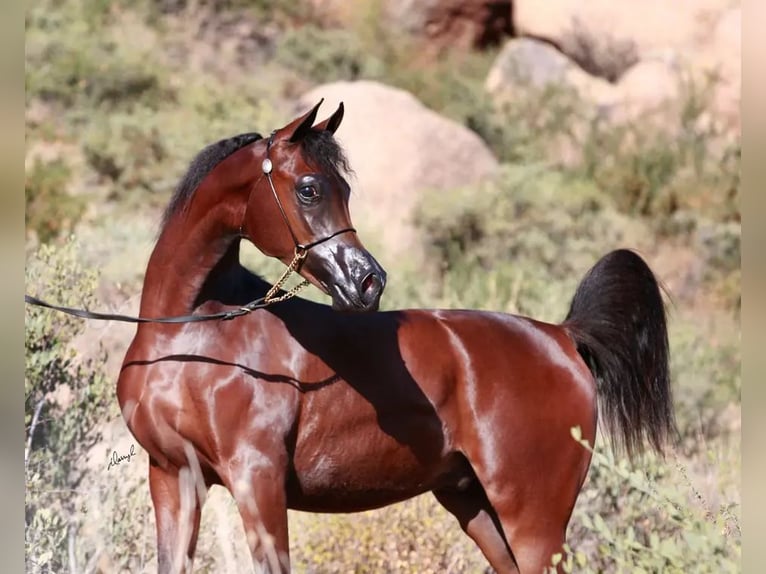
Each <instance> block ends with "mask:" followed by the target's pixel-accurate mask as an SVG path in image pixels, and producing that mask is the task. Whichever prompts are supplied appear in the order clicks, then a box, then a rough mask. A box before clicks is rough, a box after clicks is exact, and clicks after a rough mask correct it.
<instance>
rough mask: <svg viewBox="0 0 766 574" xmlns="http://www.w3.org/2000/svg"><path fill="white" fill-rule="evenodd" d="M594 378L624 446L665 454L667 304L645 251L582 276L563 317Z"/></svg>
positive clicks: (609, 258)
mask: <svg viewBox="0 0 766 574" xmlns="http://www.w3.org/2000/svg"><path fill="white" fill-rule="evenodd" d="M564 327H565V328H566V329H567V330H568V331H569V333H570V334H571V336H572V338H573V339H574V341H575V343H576V344H577V350H578V352H579V353H580V355H581V356H582V358H583V359H584V360H585V363H586V364H587V365H588V367H589V368H590V370H591V372H592V373H593V376H594V377H595V379H596V383H597V386H598V395H599V402H600V409H599V410H600V413H601V418H602V420H603V421H604V422H605V424H606V428H607V430H608V432H609V435H610V437H611V439H612V445H613V446H614V447H616V448H617V449H618V450H620V449H623V448H624V449H625V450H626V451H627V453H628V455H629V456H631V457H632V456H633V455H634V454H636V453H641V452H643V450H644V445H645V443H646V442H647V441H648V442H649V444H650V445H651V446H652V447H653V448H654V450H655V451H657V452H659V453H662V451H663V447H664V445H665V444H666V442H667V441H668V439H673V438H675V433H676V426H675V415H674V412H673V399H672V393H671V388H670V368H669V365H668V330H667V324H666V320H665V306H664V304H663V301H662V295H661V293H660V287H659V285H658V283H657V279H656V278H655V276H654V274H653V273H652V271H651V269H649V267H648V266H647V264H646V263H645V262H644V260H643V259H641V257H639V256H638V255H637V254H635V253H634V252H632V251H628V250H626V249H619V250H617V251H612V252H611V253H609V254H607V255H605V256H604V257H603V258H601V260H599V261H598V263H596V265H594V266H593V268H592V269H591V270H590V271H588V273H587V274H586V275H585V277H584V278H583V280H582V282H581V283H580V285H579V287H578V288H577V291H576V292H575V295H574V298H573V299H572V305H571V307H570V309H569V314H568V315H567V318H566V320H565V321H564Z"/></svg>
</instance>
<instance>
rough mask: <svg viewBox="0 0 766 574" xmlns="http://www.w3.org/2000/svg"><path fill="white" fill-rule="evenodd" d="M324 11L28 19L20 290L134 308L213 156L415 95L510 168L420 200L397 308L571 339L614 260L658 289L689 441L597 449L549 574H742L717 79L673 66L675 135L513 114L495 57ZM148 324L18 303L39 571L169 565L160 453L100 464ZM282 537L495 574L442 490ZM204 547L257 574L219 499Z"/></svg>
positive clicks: (734, 181) (379, 558)
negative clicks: (324, 91)
mask: <svg viewBox="0 0 766 574" xmlns="http://www.w3.org/2000/svg"><path fill="white" fill-rule="evenodd" d="M312 6H314V5H313V4H310V3H308V2H307V1H303V2H292V3H280V2H271V1H268V0H209V1H199V2H191V1H189V2H187V1H186V0H161V1H159V2H150V1H148V0H141V1H139V2H127V1H122V0H120V1H115V2H104V1H102V0H34V1H32V2H31V3H30V5H29V8H28V11H27V16H26V33H27V51H26V58H27V61H26V65H27V67H26V89H27V90H26V93H27V96H26V97H27V102H26V104H27V105H26V125H27V154H26V156H27V161H26V207H27V212H26V224H27V274H26V282H27V287H26V288H27V292H29V293H31V294H34V295H37V296H40V297H42V298H46V299H51V300H54V301H57V302H59V303H61V304H65V305H66V304H69V305H72V306H88V307H90V308H93V309H113V310H118V311H120V312H127V311H135V310H136V308H137V295H138V293H139V291H140V286H141V281H142V273H143V267H144V265H145V263H146V259H147V257H148V253H149V250H150V249H151V247H152V243H153V240H154V238H155V232H156V228H157V225H158V223H159V218H160V213H161V209H162V207H163V206H164V204H165V202H166V201H167V200H168V199H169V197H170V194H171V191H172V189H173V187H174V185H175V184H176V182H177V180H178V179H179V178H180V176H181V175H182V173H183V170H184V169H185V167H186V165H187V164H188V162H189V161H190V160H191V158H192V157H193V156H194V154H195V153H196V152H197V151H198V150H199V149H201V148H202V147H203V146H205V145H206V144H208V143H210V142H212V141H215V140H218V139H221V138H224V137H228V136H231V135H234V134H237V133H242V132H246V131H260V132H261V133H268V131H269V130H271V129H272V128H273V127H275V126H277V125H281V124H280V122H284V121H286V120H287V119H289V118H290V117H291V116H292V115H293V114H294V112H295V107H294V106H295V102H296V100H297V98H298V97H299V96H300V95H301V94H303V93H305V92H306V91H308V90H309V89H311V88H313V87H315V86H316V85H318V84H321V83H323V82H328V81H335V80H341V79H342V80H359V79H366V80H375V81H378V82H381V83H384V84H387V85H390V86H394V87H397V88H401V89H404V90H407V91H409V92H410V93H412V94H413V95H414V96H415V97H417V98H418V99H419V100H420V101H421V102H423V103H424V104H425V105H426V106H427V107H429V108H430V109H432V110H434V111H436V112H438V113H439V114H442V115H443V116H445V117H447V118H450V119H451V120H454V121H455V122H457V123H459V124H461V125H463V126H465V127H467V128H469V129H470V130H472V131H474V132H475V133H476V134H478V135H479V136H480V138H481V139H482V140H483V141H484V142H485V143H486V145H487V146H488V147H489V149H491V151H492V152H493V154H494V155H495V157H496V158H497V159H498V161H499V163H500V168H499V170H498V172H497V174H496V175H495V176H494V177H493V178H491V179H489V180H487V181H484V182H482V183H481V184H477V185H475V186H461V187H455V188H452V189H448V190H428V189H423V190H412V191H413V193H417V194H418V200H417V208H416V211H415V213H414V214H413V221H414V225H415V226H416V228H417V231H418V238H419V239H418V241H420V243H421V245H419V248H420V249H419V250H418V251H419V252H422V253H423V254H424V257H425V262H423V261H417V260H414V259H413V260H407V259H406V258H402V259H397V264H396V266H395V267H394V268H389V269H388V271H389V285H388V287H387V290H386V293H385V295H384V298H383V306H384V308H386V309H394V308H405V307H447V308H475V309H492V310H499V311H505V312H511V313H519V314H523V315H528V316H531V317H535V318H537V319H541V320H547V321H551V322H558V321H561V320H562V319H563V318H564V316H565V314H566V311H567V308H568V305H569V301H570V298H571V296H572V295H573V293H574V289H575V287H576V285H577V283H578V282H579V280H580V278H581V277H582V275H583V274H584V272H585V271H586V270H587V269H588V268H589V267H590V266H591V265H592V264H593V263H594V262H595V261H596V260H597V259H598V257H600V256H601V255H603V254H604V253H606V252H607V251H609V250H611V249H613V248H617V247H632V248H635V249H638V250H639V251H640V253H642V255H644V256H645V257H646V259H647V260H648V261H649V263H650V264H651V265H652V267H653V268H655V270H656V271H657V273H658V275H659V276H660V278H661V279H662V280H663V281H664V283H665V286H666V288H667V303H668V313H669V320H670V343H671V360H672V375H673V384H674V393H675V403H676V412H677V417H678V422H679V431H680V437H679V442H678V444H677V445H676V446H675V447H674V448H672V449H671V450H670V451H669V452H668V453H667V455H666V457H665V458H664V459H663V458H659V457H655V456H652V455H647V456H645V457H644V458H643V459H641V460H640V461H638V462H637V463H636V464H634V465H631V464H630V463H629V462H628V461H627V460H625V459H623V458H622V457H621V456H619V455H618V456H615V455H613V454H612V453H611V452H610V451H609V449H608V443H607V441H603V440H601V439H599V440H598V441H597V443H596V444H595V445H587V444H584V445H583V448H592V449H594V451H595V455H594V459H593V464H592V467H591V469H590V472H589V476H588V480H587V481H586V484H585V487H584V489H583V491H582V492H581V495H580V498H579V500H578V504H577V506H576V508H575V511H574V516H573V519H572V521H571V523H570V526H569V532H568V548H567V549H562V554H561V555H558V556H554V557H553V561H554V562H557V561H560V560H563V561H564V562H565V565H564V568H565V570H566V571H571V572H647V573H649V572H679V573H680V572H683V573H686V572H701V573H706V572H710V573H719V572H737V571H739V561H740V555H741V531H740V519H739V517H740V502H741V500H740V479H741V466H740V436H739V431H740V401H741V396H740V391H741V379H740V327H739V313H740V233H741V229H740V222H739V157H740V140H739V134H738V133H736V132H731V131H727V130H725V129H723V128H721V126H720V125H719V124H717V123H716V122H715V121H712V120H711V117H710V108H711V98H712V94H713V93H714V89H715V82H716V78H715V77H708V78H699V77H697V76H694V75H692V74H686V73H684V72H683V70H681V71H679V74H678V94H679V96H678V101H677V105H676V106H673V107H670V108H664V109H662V110H660V112H659V113H660V114H661V121H652V118H651V117H646V116H642V117H640V118H630V117H628V118H624V119H622V120H615V119H613V118H605V117H603V116H600V115H598V114H594V113H593V111H592V109H591V107H590V106H589V103H588V102H587V101H584V100H583V98H582V96H581V94H579V93H577V92H576V91H574V90H571V89H569V88H568V87H567V86H565V85H562V86H555V85H554V86H550V85H549V86H542V87H541V86H534V85H524V84H523V83H520V84H519V86H518V87H517V89H516V93H515V96H514V98H513V99H512V100H509V101H506V102H503V103H502V104H500V103H498V102H496V101H493V99H492V98H491V97H490V95H489V94H487V92H486V90H485V87H484V79H485V77H486V75H487V73H488V71H489V69H490V66H491V65H492V62H493V59H494V58H495V57H496V56H497V54H498V52H499V48H488V49H485V50H483V51H470V50H454V51H450V50H449V49H444V50H442V52H440V53H439V56H438V57H430V58H429V57H426V56H424V55H423V54H424V52H423V51H422V50H421V48H420V45H419V44H418V39H417V38H413V37H411V36H407V35H405V34H404V33H397V32H396V31H394V30H393V29H392V28H391V27H389V26H386V25H385V24H384V20H383V18H382V17H381V15H380V10H381V9H382V8H381V2H376V1H365V2H360V3H358V4H355V6H356V8H354V9H353V10H352V11H351V13H350V14H347V15H346V20H345V24H344V25H343V26H340V25H335V24H333V23H330V22H327V21H325V19H323V18H322V14H321V13H318V12H317V10H316V8H313V7H312ZM577 46H578V50H579V51H578V54H579V57H580V58H582V59H587V58H588V57H589V54H592V53H593V50H590V51H589V45H588V39H587V38H583V37H579V36H578V37H577ZM625 50H626V51H627V48H625ZM626 53H627V52H626ZM633 57H634V55H633V54H632V52H631V53H630V58H627V57H623V58H622V60H621V61H623V63H624V61H626V59H627V60H631V61H632V59H633ZM591 64H592V67H594V69H595V67H598V66H600V67H601V68H603V67H604V66H605V64H604V63H603V62H602V61H601V60H599V61H597V62H591ZM625 65H627V64H625ZM583 67H584V68H586V69H587V65H584V66H583ZM616 74H617V72H615V73H614V74H612V75H616ZM668 110H670V111H668ZM561 150H565V151H566V153H563V152H561ZM564 156H566V160H565V161H564V160H563V159H562V158H563V157H564ZM351 202H352V213H353V202H354V198H353V197H352V200H351ZM391 216H392V217H396V216H397V215H396V214H391ZM363 239H364V240H365V242H366V243H368V244H369V245H370V246H371V247H372V248H374V249H377V250H382V251H383V252H385V250H386V249H387V246H386V245H385V244H378V243H376V242H375V239H374V238H366V237H365V238H363ZM245 257H246V262H247V264H248V266H249V267H251V268H252V269H254V270H255V271H257V272H259V273H261V274H263V275H264V276H266V277H268V278H271V279H274V278H276V277H277V276H278V273H279V272H280V265H279V264H278V263H276V262H273V261H267V260H266V259H265V258H264V257H263V256H261V255H260V254H258V253H256V252H255V250H248V251H246V252H245ZM308 296H310V297H312V298H315V299H317V300H321V296H320V295H319V294H318V293H312V294H309V295H308ZM131 329H132V328H131V327H124V326H103V325H101V326H96V327H94V326H92V325H89V324H86V323H84V322H83V321H81V320H79V319H74V318H68V317H65V316H62V315H58V314H55V313H52V312H50V311H47V310H41V309H36V308H33V307H27V321H26V378H25V392H26V402H25V412H26V418H25V424H26V431H27V433H26V438H27V442H26V445H25V446H26V452H25V472H26V486H27V491H26V522H25V526H26V530H25V533H26V536H25V541H26V556H27V558H26V560H27V570H28V571H30V572H64V571H71V572H143V571H147V572H149V571H153V569H155V568H156V558H155V548H154V517H153V515H152V512H151V506H150V498H149V491H148V486H147V485H146V482H145V476H146V474H145V473H146V458H145V456H144V455H142V453H140V452H139V453H138V454H137V455H136V457H135V460H133V461H131V462H130V463H127V464H123V465H121V466H120V467H119V468H117V469H109V470H107V461H108V459H109V456H110V455H111V453H112V451H113V450H115V449H117V448H118V445H120V447H119V448H122V446H123V445H127V446H129V445H130V444H131V442H132V440H131V437H129V435H127V430H126V429H125V428H124V424H123V423H122V422H121V419H120V416H119V412H118V408H117V404H116V397H115V396H114V390H113V387H114V382H115V380H116V373H117V368H118V367H119V361H120V359H121V356H122V354H123V353H124V352H125V350H126V345H127V343H128V342H129V340H130V336H131V334H132V330H131ZM579 439H580V437H579V435H578V432H577V429H573V432H572V438H571V440H573V441H574V440H579ZM136 447H138V445H137V444H136ZM123 450H124V449H123ZM142 456H144V458H142ZM290 529H291V552H292V561H293V566H294V569H295V571H298V572H317V573H319V572H322V573H324V572H351V571H353V572H422V573H426V572H434V573H436V572H483V571H486V569H487V568H488V567H487V566H486V562H485V561H484V559H483V557H482V556H481V554H480V553H479V551H478V549H476V548H475V547H474V545H473V543H472V542H471V541H470V540H469V539H468V538H467V537H465V536H464V535H463V534H462V532H461V530H460V528H459V526H458V524H457V523H456V522H455V521H454V519H453V518H452V517H451V516H450V515H448V514H447V513H446V512H445V511H443V510H442V509H441V508H440V507H439V506H438V504H437V503H436V501H435V500H434V499H433V497H432V496H430V495H424V496H421V497H418V498H416V499H414V500H411V501H408V502H405V503H402V504H398V505H394V506H391V507H388V508H384V509H381V510H375V511H370V512H365V513H360V514H354V515H316V514H304V513H297V512H296V513H291V515H290ZM564 550H567V552H566V553H564ZM197 556H198V558H197V561H196V564H195V568H196V571H199V572H223V571H227V572H241V571H249V570H248V568H249V566H248V564H249V558H248V556H247V549H246V545H245V542H244V536H243V533H242V528H241V524H240V522H239V518H238V516H237V514H236V509H235V507H234V505H233V502H232V501H231V499H230V497H229V496H228V494H227V493H226V492H225V491H224V490H223V489H218V488H214V489H213V491H212V492H211V495H210V498H209V500H208V502H207V505H206V507H205V509H204V511H203V519H202V534H201V539H200V543H199V547H198V551H197Z"/></svg>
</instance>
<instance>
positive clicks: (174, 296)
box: [141, 216, 239, 317]
mask: <svg viewBox="0 0 766 574" xmlns="http://www.w3.org/2000/svg"><path fill="white" fill-rule="evenodd" d="M224 229H225V228H223V229H222V226H221V225H220V222H217V221H216V220H215V218H213V217H205V218H201V219H200V220H199V221H196V222H193V223H185V220H184V218H183V217H182V216H181V217H175V218H174V220H172V221H171V222H169V223H168V225H167V226H166V227H165V229H164V230H163V232H162V234H161V235H160V237H159V239H158V240H157V245H156V246H155V248H154V251H153V252H152V255H151V257H150V259H149V265H148V266H147V269H146V277H145V279H144V289H143V293H142V295H141V315H142V316H144V317H152V316H163V315H164V316H167V315H185V314H187V313H190V312H191V311H192V310H193V309H194V307H195V306H196V305H197V304H198V302H199V297H200V293H201V291H202V289H203V286H205V285H206V282H209V281H208V280H209V277H210V275H211V273H212V272H213V271H214V270H215V272H216V273H218V274H222V273H230V272H231V269H232V268H233V266H234V265H239V237H237V235H236V233H233V232H226V231H224Z"/></svg>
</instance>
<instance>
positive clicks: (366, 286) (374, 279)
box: [330, 252, 386, 313]
mask: <svg viewBox="0 0 766 574" xmlns="http://www.w3.org/2000/svg"><path fill="white" fill-rule="evenodd" d="M364 255H365V257H364V262H363V263H362V262H361V261H359V258H358V257H357V258H354V259H355V261H354V264H353V265H349V266H348V267H346V269H345V270H346V273H344V275H345V277H343V278H342V279H340V280H336V281H335V282H334V283H333V284H332V288H331V289H330V295H331V296H332V307H333V309H335V310H336V311H350V312H358V313H366V312H371V311H377V310H378V307H379V306H380V297H381V295H383V289H385V286H386V272H385V271H384V270H383V268H382V267H381V266H380V265H379V264H378V262H377V261H375V259H374V258H373V257H372V256H371V255H370V254H369V253H366V252H365V253H364ZM341 267H345V266H343V265H342V266H341Z"/></svg>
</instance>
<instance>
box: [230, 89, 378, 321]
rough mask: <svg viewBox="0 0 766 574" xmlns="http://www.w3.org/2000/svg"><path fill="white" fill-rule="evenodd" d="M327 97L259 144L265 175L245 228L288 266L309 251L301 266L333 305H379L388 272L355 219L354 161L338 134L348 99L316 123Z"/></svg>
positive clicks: (351, 308)
mask: <svg viewBox="0 0 766 574" xmlns="http://www.w3.org/2000/svg"><path fill="white" fill-rule="evenodd" d="M321 103H322V102H321V101H320V102H319V103H318V104H317V105H316V106H314V108H313V109H312V110H311V111H309V112H308V113H306V114H305V115H303V116H301V117H299V118H297V119H295V120H293V121H292V122H290V123H289V124H288V125H286V126H285V127H283V128H281V129H279V130H275V131H274V132H273V133H272V134H271V136H270V137H269V139H268V141H266V142H265V143H264V145H263V147H261V146H258V147H257V148H256V149H258V150H259V152H260V151H261V150H262V158H261V166H260V169H261V171H262V176H261V177H260V179H259V180H258V181H259V183H258V184H256V186H255V188H253V192H251V194H250V198H248V205H247V208H246V211H245V218H244V223H243V229H242V231H243V234H244V235H245V236H246V237H248V238H249V239H250V240H251V241H252V242H253V244H255V246H256V247H258V248H259V249H260V250H261V251H262V252H263V253H265V254H266V255H269V256H272V257H276V258H278V259H279V260H280V261H282V262H283V263H285V265H289V264H290V263H291V262H292V261H293V260H294V258H295V256H296V254H298V253H301V252H305V258H304V259H303V260H302V261H301V262H300V265H299V267H298V269H297V270H298V272H299V273H300V274H301V275H302V276H303V277H304V278H305V279H307V280H308V281H310V282H311V283H312V284H314V285H315V286H317V287H318V288H319V289H321V290H322V291H324V292H325V293H327V294H328V295H330V296H331V297H332V302H333V307H334V308H335V309H338V310H348V311H374V310H376V309H377V308H378V305H379V303H380V296H381V294H382V293H383V288H384V286H385V283H386V273H385V271H384V270H383V268H382V267H381V266H380V264H378V262H377V261H376V260H375V258H374V257H373V256H372V255H370V253H369V252H368V251H367V250H366V249H365V248H364V246H363V245H362V243H361V241H359V238H358V237H357V234H356V230H355V229H354V227H353V225H352V223H351V217H350V215H349V210H348V200H349V195H350V188H349V185H348V183H347V182H346V180H345V178H344V172H347V171H349V167H348V164H347V161H346V158H345V156H344V154H343V150H342V149H341V147H340V145H339V144H338V143H337V141H336V140H335V138H334V137H333V133H334V132H335V130H336V129H338V126H339V125H340V122H341V120H342V119H343V104H340V106H339V107H338V109H337V110H336V111H335V113H333V114H332V115H331V116H330V117H329V118H327V119H326V120H324V121H322V122H320V123H318V124H316V125H313V123H314V119H315V118H316V115H317V111H318V109H319V106H320V104H321ZM256 190H257V191H256ZM256 194H268V196H271V200H270V201H267V200H264V198H265V197H266V196H261V197H260V199H257V200H256V199H255V198H254V197H253V196H254V195H256Z"/></svg>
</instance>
